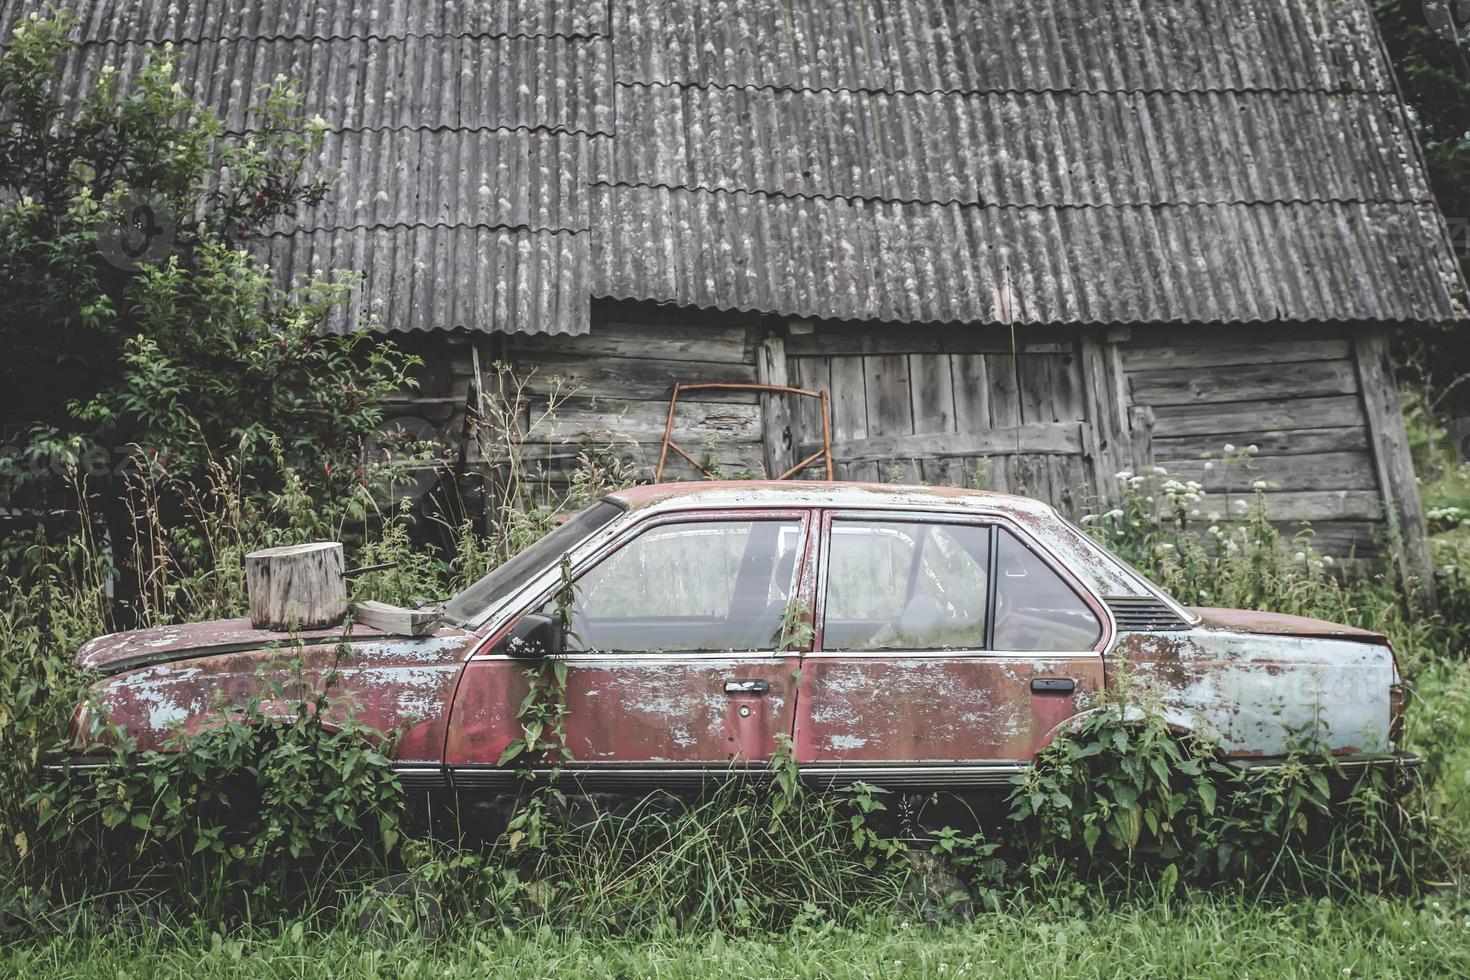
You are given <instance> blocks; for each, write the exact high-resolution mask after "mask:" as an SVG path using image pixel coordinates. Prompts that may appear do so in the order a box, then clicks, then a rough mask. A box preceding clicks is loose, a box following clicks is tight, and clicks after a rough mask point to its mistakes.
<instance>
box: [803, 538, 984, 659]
mask: <svg viewBox="0 0 1470 980" xmlns="http://www.w3.org/2000/svg"><path fill="white" fill-rule="evenodd" d="M990 534H991V531H990V529H989V528H987V527H981V526H976V525H972V524H932V523H922V522H913V523H907V522H897V521H894V522H889V521H842V520H838V521H834V522H833V524H832V533H831V538H830V539H829V550H828V561H827V601H826V606H825V608H824V611H823V633H822V648H823V649H825V650H956V649H958V650H981V649H984V647H985V629H986V617H985V607H986V602H987V597H988V594H989V590H988V581H989V562H990Z"/></svg>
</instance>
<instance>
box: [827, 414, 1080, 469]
mask: <svg viewBox="0 0 1470 980" xmlns="http://www.w3.org/2000/svg"><path fill="white" fill-rule="evenodd" d="M817 448H818V446H817V445H815V444H810V445H804V446H802V448H801V453H802V455H807V454H809V453H813V452H816V450H817ZM1081 452H1082V426H1081V425H1079V424H1078V423H1076V422H1042V423H1037V424H1034V425H1019V426H1008V427H1006V428H1000V429H983V430H980V431H976V432H934V433H927V434H924V435H901V436H878V437H874V438H868V439H850V440H841V441H834V442H833V444H832V455H833V456H834V457H835V458H837V459H839V460H842V461H844V462H849V463H859V462H876V463H882V462H886V461H890V460H908V459H945V458H954V457H960V456H1012V455H1017V454H1021V455H1032V454H1036V455H1046V454H1052V453H1071V454H1078V455H1080V454H1081Z"/></svg>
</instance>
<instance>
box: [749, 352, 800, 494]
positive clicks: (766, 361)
mask: <svg viewBox="0 0 1470 980" xmlns="http://www.w3.org/2000/svg"><path fill="white" fill-rule="evenodd" d="M755 377H756V380H757V381H759V382H760V383H761V384H765V385H781V386H782V387H787V386H789V385H790V384H791V382H790V381H789V380H787V371H786V341H785V340H783V339H782V338H780V337H767V338H766V339H765V340H764V341H763V342H762V343H761V345H760V347H759V348H758V349H757V350H756V352H755ZM791 429H792V419H791V398H790V396H789V395H779V394H763V395H761V441H762V442H763V443H764V444H765V463H766V477H767V478H768V479H772V480H774V479H775V478H776V477H778V476H780V475H781V474H782V473H785V472H786V471H787V470H789V469H791V467H793V466H795V465H796V462H797V459H796V445H795V442H796V440H795V439H794V438H793V436H792V432H791Z"/></svg>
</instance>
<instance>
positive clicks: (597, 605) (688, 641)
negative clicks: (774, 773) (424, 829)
mask: <svg viewBox="0 0 1470 980" xmlns="http://www.w3.org/2000/svg"><path fill="white" fill-rule="evenodd" d="M809 523H810V520H809V515H808V513H807V512H805V511H800V510H796V511H774V512H770V511H763V512H749V511H725V512H693V513H681V514H674V515H668V516H661V517H658V518H656V519H652V520H649V521H646V522H644V523H642V524H639V525H637V526H635V527H633V528H632V529H631V530H630V531H629V532H628V533H626V534H624V535H622V536H620V537H619V538H617V539H615V540H614V541H613V542H612V543H611V544H610V546H608V547H607V548H605V549H603V550H602V551H601V552H600V553H598V554H595V555H593V556H592V557H590V558H589V559H588V560H586V561H584V562H582V563H581V564H580V565H579V566H578V567H576V568H575V569H574V571H573V582H574V589H573V596H574V599H573V602H572V617H571V628H570V630H569V632H568V635H567V638H566V646H565V649H564V651H563V652H562V653H560V654H558V656H559V657H560V659H562V660H563V661H564V662H565V663H566V666H567V671H566V678H567V679H566V707H567V714H566V722H565V729H566V745H567V748H568V749H569V750H570V751H571V754H572V759H573V761H572V763H571V764H570V765H568V766H566V767H564V769H565V770H566V771H569V772H571V773H573V774H575V775H576V776H577V778H580V779H582V780H583V781H584V782H587V783H589V785H590V784H608V785H610V786H612V787H613V788H635V787H637V786H638V785H640V784H645V783H653V784H659V783H669V782H670V781H675V782H677V781H678V780H681V779H682V780H690V779H693V780H702V779H704V778H707V777H708V776H709V775H710V774H711V773H714V774H719V773H725V772H728V771H729V770H730V769H731V767H732V766H740V765H745V764H751V763H762V762H764V761H766V760H769V759H770V758H771V757H772V755H773V753H774V752H775V748H776V745H777V739H776V736H777V735H786V734H789V733H790V731H791V725H792V718H793V711H794V705H795V700H796V677H797V668H798V666H799V662H800V661H799V657H800V651H798V650H788V649H785V646H786V644H784V643H783V634H784V633H785V632H786V623H787V610H788V609H790V608H805V607H806V606H807V605H809V603H810V598H809V597H807V598H805V599H803V598H802V595H801V585H800V583H801V582H803V581H805V582H807V583H808V588H809V584H810V581H811V579H812V576H811V575H810V574H809V573H808V574H803V569H804V566H805V562H806V552H807V548H808V537H809V533H808V531H809ZM550 602H551V595H550V594H549V593H544V594H542V595H540V596H537V597H535V601H533V602H530V603H528V604H527V606H526V608H525V611H524V614H523V615H533V616H534V615H548V614H549V613H550V612H551V609H550V608H549V604H550ZM515 632H516V630H515V627H514V625H513V626H512V628H511V630H510V631H509V634H510V635H514V634H515ZM808 635H809V631H808ZM512 652H513V651H512V645H511V644H510V643H509V642H502V643H500V644H498V645H497V646H496V647H494V648H493V649H492V650H491V651H490V652H488V653H486V654H484V655H480V656H476V657H474V658H472V659H471V660H470V662H469V663H468V664H467V665H466V670H465V677H464V679H463V681H462V682H461V684H460V690H459V692H458V694H457V696H456V704H455V711H454V716H453V718H452V720H451V726H450V727H451V732H450V737H449V742H448V748H447V758H446V763H447V765H448V767H449V769H450V773H451V776H452V778H453V779H454V781H455V783H456V784H457V785H459V786H462V787H466V786H473V785H490V784H494V783H497V782H504V780H505V778H506V776H507V771H506V770H505V769H503V768H501V767H499V766H497V765H496V763H497V760H498V759H499V757H500V754H501V753H502V752H503V751H504V749H505V746H506V745H507V744H508V743H509V742H510V741H511V740H512V739H513V738H515V737H516V736H517V735H518V734H519V731H520V725H519V723H518V721H517V719H516V711H517V709H518V706H519V705H520V703H521V700H522V699H523V698H524V696H525V692H526V690H527V684H528V682H527V680H526V676H525V674H526V668H527V666H528V662H527V661H526V660H525V659H524V658H517V657H515V656H512V655H511V653H512Z"/></svg>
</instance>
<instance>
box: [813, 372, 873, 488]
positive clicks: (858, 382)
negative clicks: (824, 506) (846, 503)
mask: <svg viewBox="0 0 1470 980" xmlns="http://www.w3.org/2000/svg"><path fill="white" fill-rule="evenodd" d="M826 360H827V362H828V366H829V370H830V371H831V377H832V441H833V442H844V441H846V440H849V439H866V438H867V437H868V434H869V427H868V397H867V382H866V379H865V377H864V374H863V359H862V358H861V357H857V356H852V355H848V356H842V357H830V358H827V359H826ZM842 471H843V476H842V479H844V480H876V479H877V478H878V464H876V463H843V464H842Z"/></svg>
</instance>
